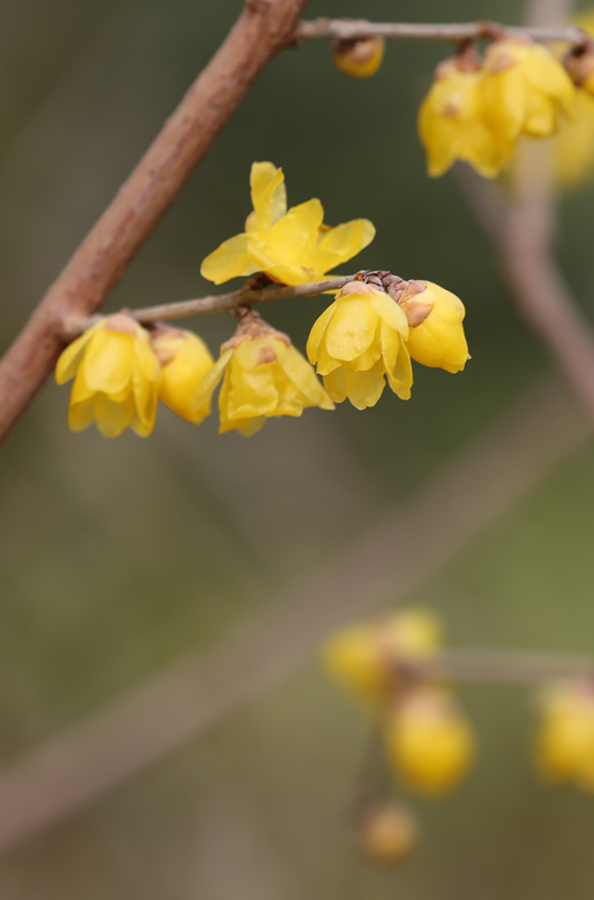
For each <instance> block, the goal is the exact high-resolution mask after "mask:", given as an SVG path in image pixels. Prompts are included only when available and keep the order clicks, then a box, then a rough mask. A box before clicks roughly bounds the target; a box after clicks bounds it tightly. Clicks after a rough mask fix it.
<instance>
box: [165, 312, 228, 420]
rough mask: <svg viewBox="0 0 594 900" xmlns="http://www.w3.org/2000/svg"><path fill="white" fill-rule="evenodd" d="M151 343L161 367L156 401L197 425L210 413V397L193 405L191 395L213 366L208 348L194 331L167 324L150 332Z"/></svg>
mask: <svg viewBox="0 0 594 900" xmlns="http://www.w3.org/2000/svg"><path fill="white" fill-rule="evenodd" d="M151 343H152V346H153V350H154V351H155V354H156V356H157V359H158V360H159V362H160V363H161V367H162V376H161V383H160V387H159V400H161V402H162V403H164V404H165V405H166V406H168V407H169V408H170V409H172V410H173V411H174V412H176V413H177V414H178V416H181V417H182V419H187V420H188V421H189V422H192V423H193V424H194V425H199V424H200V422H202V420H203V419H205V418H206V416H208V415H209V413H210V399H208V400H207V401H206V402H205V403H204V404H203V405H202V406H201V407H195V405H194V403H193V397H194V392H195V390H196V387H197V385H198V383H199V382H200V381H201V380H202V378H204V376H205V375H206V373H207V372H209V371H210V369H212V367H213V365H214V360H213V358H212V355H211V353H210V350H209V349H208V347H207V346H206V344H205V343H204V341H203V340H202V338H201V337H199V336H198V335H197V334H194V332H193V331H186V330H185V329H181V328H171V327H169V326H167V325H165V326H163V325H162V326H160V327H159V328H158V329H157V330H156V332H155V333H154V334H153V335H151Z"/></svg>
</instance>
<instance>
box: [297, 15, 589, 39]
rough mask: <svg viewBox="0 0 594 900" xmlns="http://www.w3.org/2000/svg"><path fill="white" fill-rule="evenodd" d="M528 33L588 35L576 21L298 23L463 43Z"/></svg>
mask: <svg viewBox="0 0 594 900" xmlns="http://www.w3.org/2000/svg"><path fill="white" fill-rule="evenodd" d="M515 34H529V35H530V36H531V37H533V38H534V39H535V40H537V41H567V42H568V43H570V44H579V43H582V42H583V41H584V40H586V39H587V35H586V33H585V32H584V31H582V29H581V28H578V27H577V26H576V25H562V26H556V27H553V26H532V27H528V26H526V27H521V28H520V27H517V26H508V25H501V24H499V23H497V22H460V23H448V24H447V25H426V24H413V23H410V22H367V21H365V20H364V19H325V18H322V19H313V20H311V21H303V22H300V23H299V29H298V32H297V35H298V38H300V39H301V38H302V39H309V38H334V39H335V40H354V39H356V38H367V37H375V36H378V37H384V38H395V39H399V40H430V41H433V40H437V41H452V42H453V43H461V42H463V41H468V40H479V39H481V38H489V39H494V38H498V37H501V36H502V35H515Z"/></svg>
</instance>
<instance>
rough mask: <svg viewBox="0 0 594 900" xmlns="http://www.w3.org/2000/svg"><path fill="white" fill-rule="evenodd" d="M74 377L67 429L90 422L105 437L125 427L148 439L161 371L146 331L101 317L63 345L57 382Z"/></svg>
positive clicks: (122, 319)
mask: <svg viewBox="0 0 594 900" xmlns="http://www.w3.org/2000/svg"><path fill="white" fill-rule="evenodd" d="M74 376H76V377H75V378H74V384H73V386H72V392H71V394H70V404H69V406H68V425H69V427H70V428H71V429H72V431H83V430H84V429H85V428H87V427H88V426H89V425H90V424H91V422H92V421H93V420H95V422H96V424H97V428H98V429H99V431H100V432H101V434H103V435H104V436H105V437H117V436H118V435H120V434H121V433H122V431H124V429H126V428H127V427H128V425H130V426H131V428H132V429H133V430H134V431H135V432H136V434H138V435H140V436H141V437H147V436H148V435H149V434H150V433H151V432H152V430H153V427H154V425H155V416H156V413H157V396H158V391H159V380H160V376H161V369H160V366H159V363H158V361H157V358H156V357H155V354H154V353H153V351H152V349H151V346H150V341H149V336H148V332H147V331H146V330H145V329H144V328H142V327H141V326H140V325H139V324H138V323H137V322H135V321H134V319H132V318H131V317H130V316H127V315H124V314H123V313H118V314H117V315H114V316H110V317H109V318H107V319H102V320H101V321H100V322H98V323H97V324H96V325H93V327H92V328H89V329H88V331H85V333H84V334H82V335H81V336H80V337H79V338H77V340H75V341H73V343H72V344H70V346H68V347H67V348H66V349H65V350H64V352H63V353H62V355H61V356H60V358H59V360H58V364H57V366H56V381H57V382H58V384H64V382H66V381H69V380H70V379H71V378H73V377H74Z"/></svg>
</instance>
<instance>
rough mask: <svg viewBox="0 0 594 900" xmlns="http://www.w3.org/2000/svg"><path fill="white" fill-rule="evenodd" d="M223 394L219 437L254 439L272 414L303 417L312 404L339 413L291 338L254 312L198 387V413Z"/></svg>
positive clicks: (194, 402) (247, 316)
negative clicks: (234, 433) (233, 434)
mask: <svg viewBox="0 0 594 900" xmlns="http://www.w3.org/2000/svg"><path fill="white" fill-rule="evenodd" d="M223 376H224V379H223V385H222V387H221V390H220V393H219V413H220V429H219V431H220V433H221V434H223V433H224V432H225V431H230V430H231V429H237V430H238V431H240V432H241V433H242V434H244V435H246V437H249V436H250V435H252V434H254V433H255V432H256V431H258V430H259V429H260V428H261V427H262V426H263V425H264V422H265V421H266V419H267V418H269V417H270V416H300V415H301V413H302V412H303V410H304V409H306V408H307V407H309V406H320V407H321V408H322V409H334V404H333V403H332V401H331V400H330V398H329V397H328V395H327V394H326V392H325V391H324V389H323V388H322V385H321V384H320V382H319V381H318V379H317V378H316V376H315V373H314V370H313V369H312V367H311V366H310V365H309V363H308V362H307V361H306V360H305V359H304V358H303V356H302V355H301V354H300V353H299V351H298V350H296V349H295V348H294V347H293V346H292V344H291V341H290V339H289V338H288V337H287V335H286V334H282V333H281V332H280V331H276V330H275V329H273V328H271V327H270V326H269V325H267V324H266V323H265V322H263V321H262V319H261V318H260V316H259V315H258V314H257V313H256V312H254V311H253V310H251V311H250V312H249V313H248V314H247V315H246V316H245V317H244V318H243V320H242V321H241V323H240V325H239V327H238V329H237V333H236V334H235V335H234V337H232V338H231V340H230V341H227V342H226V343H225V344H223V345H222V347H221V355H220V357H219V359H218V360H217V362H216V363H215V364H214V366H213V367H212V368H211V369H210V371H209V372H207V374H206V375H205V376H204V378H203V379H202V381H201V382H200V383H199V384H198V386H197V388H196V390H195V392H194V397H193V406H194V408H195V409H201V408H203V407H204V405H205V404H206V403H208V402H210V398H211V397H212V394H213V391H214V390H215V389H216V387H217V385H218V383H219V381H220V380H221V378H223Z"/></svg>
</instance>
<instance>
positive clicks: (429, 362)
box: [398, 281, 470, 373]
mask: <svg viewBox="0 0 594 900" xmlns="http://www.w3.org/2000/svg"><path fill="white" fill-rule="evenodd" d="M398 304H399V306H400V308H401V309H402V310H403V312H404V313H405V315H406V317H407V319H408V323H409V326H410V328H409V332H408V338H407V340H406V346H407V348H408V352H409V353H410V355H411V357H412V358H413V359H414V360H415V361H416V362H419V363H421V364H422V365H424V366H430V367H432V368H440V369H445V370H446V372H452V373H454V372H460V371H461V370H462V369H463V368H464V366H465V365H466V361H467V360H468V359H470V356H469V354H468V344H467V343H466V336H465V334H464V326H463V325H462V322H463V320H464V316H465V315H466V310H465V309H464V305H463V303H462V301H461V300H460V299H459V298H458V297H456V295H455V294H452V293H451V292H450V291H446V290H445V289H444V288H442V287H440V286H439V285H438V284H433V282H431V281H410V282H409V283H408V286H407V287H406V288H405V289H404V292H403V293H402V295H401V296H400V298H399V300H398Z"/></svg>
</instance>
